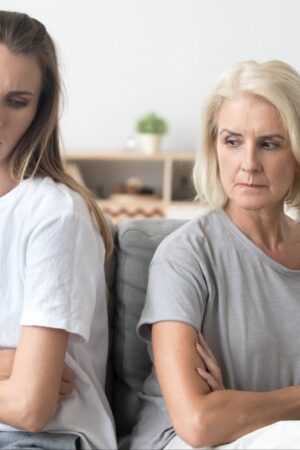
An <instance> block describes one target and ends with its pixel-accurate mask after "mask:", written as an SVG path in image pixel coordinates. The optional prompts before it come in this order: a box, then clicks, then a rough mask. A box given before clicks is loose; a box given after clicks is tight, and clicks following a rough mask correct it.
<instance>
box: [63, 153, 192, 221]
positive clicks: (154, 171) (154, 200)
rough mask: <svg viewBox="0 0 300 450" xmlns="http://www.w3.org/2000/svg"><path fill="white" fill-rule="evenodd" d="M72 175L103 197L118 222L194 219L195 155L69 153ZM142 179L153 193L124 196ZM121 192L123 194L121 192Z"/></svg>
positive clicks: (109, 212) (113, 217)
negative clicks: (124, 190)
mask: <svg viewBox="0 0 300 450" xmlns="http://www.w3.org/2000/svg"><path fill="white" fill-rule="evenodd" d="M65 159H66V161H67V163H68V167H69V170H70V172H71V173H72V174H73V176H75V178H77V179H78V180H79V181H81V182H82V183H84V184H85V185H86V186H87V187H88V188H90V189H91V190H92V191H93V192H94V193H95V194H96V195H97V197H98V198H99V205H100V206H101V208H102V210H103V211H105V212H106V213H108V214H109V215H110V216H111V217H112V220H113V221H114V222H115V223H117V222H119V221H120V220H122V219H123V218H128V217H134V218H139V217H141V218H143V217H173V218H190V217H192V216H194V215H195V214H196V213H197V212H198V210H199V206H198V204H197V203H196V202H195V201H194V198H195V191H194V188H193V183H192V178H191V177H192V168H193V164H194V159H195V154H194V153H192V152H180V153H179V152H161V153H158V154H155V155H145V154H143V153H140V152H137V151H126V150H124V151H117V152H114V151H111V152H96V151H95V152H78V151H73V152H70V151H69V152H66V153H65ZM133 177H134V178H139V179H140V180H141V181H142V182H143V184H144V187H145V188H146V189H145V190H146V191H151V190H152V191H153V192H152V193H151V194H148V195H146V194H143V195H140V194H136V193H135V194H132V193H131V194H129V193H120V190H121V186H122V185H124V183H125V184H126V181H127V180H128V179H132V178H133ZM118 191H119V192H118Z"/></svg>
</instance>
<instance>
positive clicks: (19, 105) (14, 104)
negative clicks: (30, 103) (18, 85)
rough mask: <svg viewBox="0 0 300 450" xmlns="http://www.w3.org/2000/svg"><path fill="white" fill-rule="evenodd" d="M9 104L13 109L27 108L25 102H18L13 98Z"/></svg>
mask: <svg viewBox="0 0 300 450" xmlns="http://www.w3.org/2000/svg"><path fill="white" fill-rule="evenodd" d="M8 104H9V106H12V107H13V108H16V109H18V108H23V107H24V106H26V104H27V103H26V102H25V101H24V100H17V99H14V98H11V99H9V100H8Z"/></svg>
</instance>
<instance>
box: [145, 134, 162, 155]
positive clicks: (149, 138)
mask: <svg viewBox="0 0 300 450" xmlns="http://www.w3.org/2000/svg"><path fill="white" fill-rule="evenodd" d="M160 138H161V136H160V134H152V133H141V134H140V139H141V150H142V152H143V153H145V154H146V155H154V154H155V153H159V151H160Z"/></svg>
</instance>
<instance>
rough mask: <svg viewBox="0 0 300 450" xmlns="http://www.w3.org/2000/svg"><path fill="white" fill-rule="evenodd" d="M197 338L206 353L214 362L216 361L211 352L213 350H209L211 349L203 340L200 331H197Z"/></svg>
mask: <svg viewBox="0 0 300 450" xmlns="http://www.w3.org/2000/svg"><path fill="white" fill-rule="evenodd" d="M198 339H199V342H200V344H201V345H202V347H203V348H204V350H205V351H206V353H208V354H209V355H210V356H211V358H212V359H213V360H214V361H215V362H217V360H216V358H215V355H214V354H213V352H212V351H211V349H210V348H209V346H208V345H207V343H206V341H205V339H204V337H203V334H202V333H201V331H199V332H198Z"/></svg>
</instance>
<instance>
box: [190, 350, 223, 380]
mask: <svg viewBox="0 0 300 450" xmlns="http://www.w3.org/2000/svg"><path fill="white" fill-rule="evenodd" d="M196 348H197V351H198V353H199V355H200V356H201V358H202V360H203V362H204V364H205V366H206V368H207V369H208V371H209V372H210V373H211V374H212V375H213V376H214V377H215V378H219V377H220V368H219V366H218V364H217V362H216V360H215V359H212V357H211V355H210V354H208V353H207V352H206V350H205V349H204V348H203V347H202V345H200V344H199V342H196Z"/></svg>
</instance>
